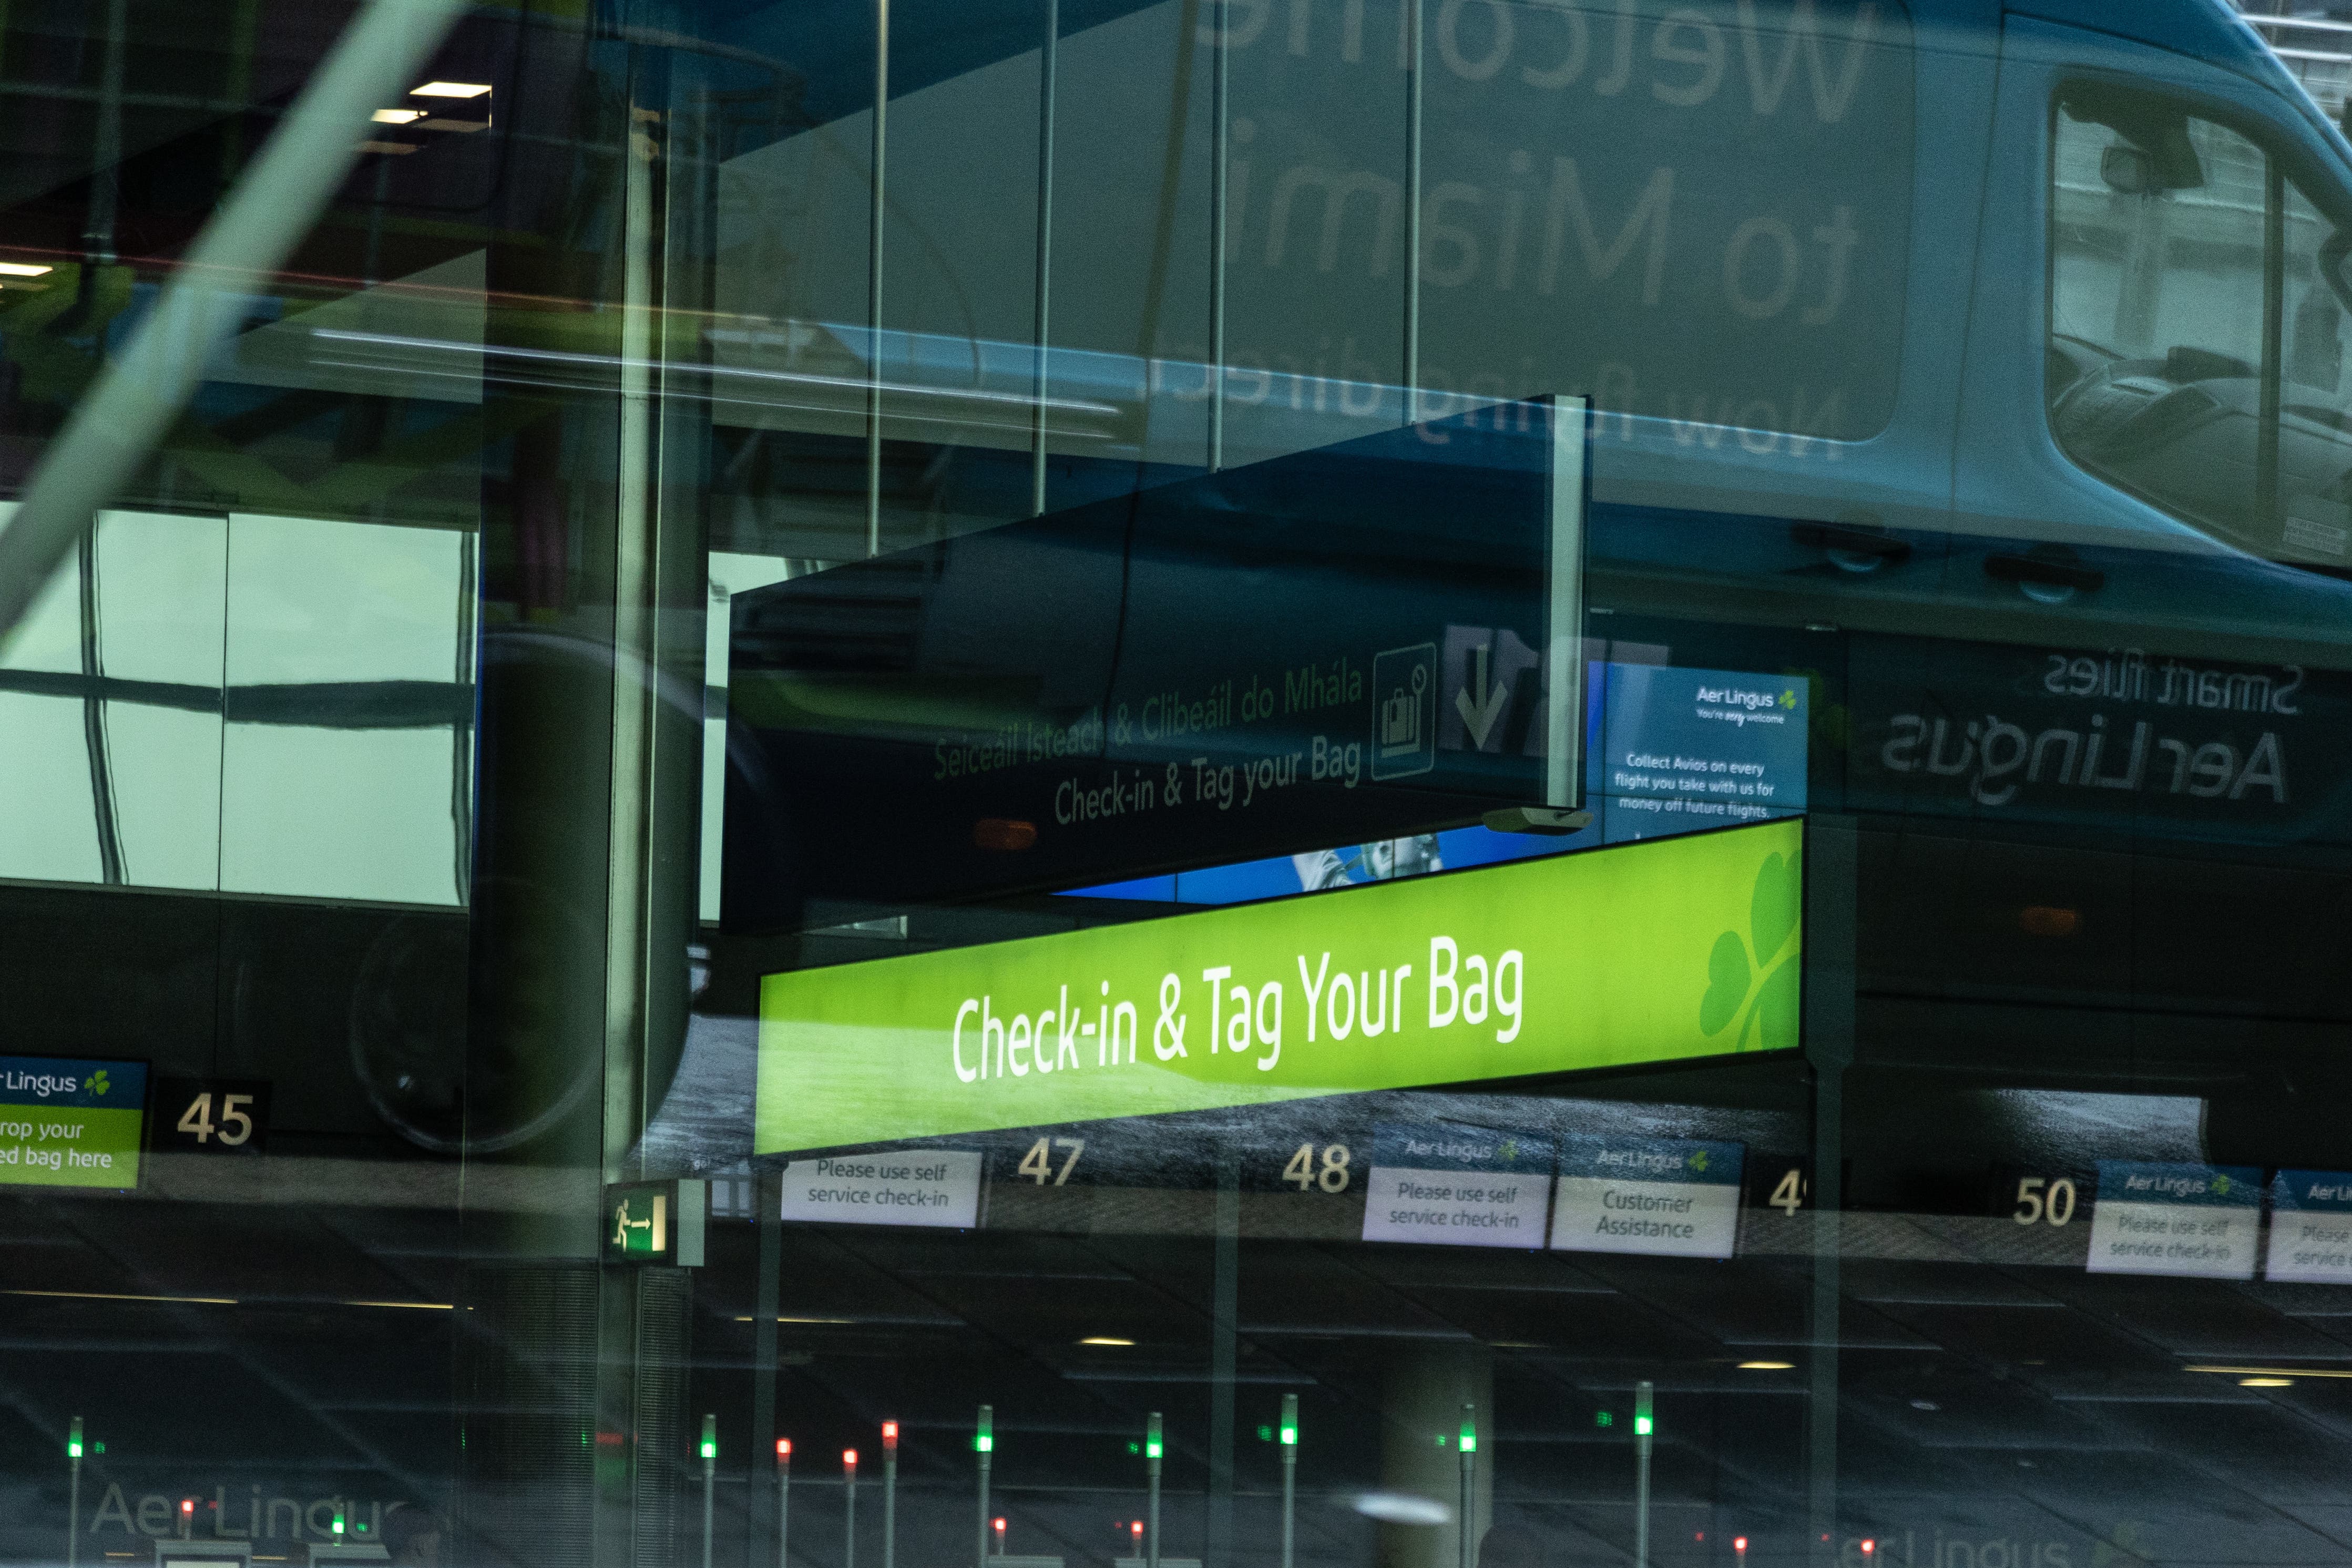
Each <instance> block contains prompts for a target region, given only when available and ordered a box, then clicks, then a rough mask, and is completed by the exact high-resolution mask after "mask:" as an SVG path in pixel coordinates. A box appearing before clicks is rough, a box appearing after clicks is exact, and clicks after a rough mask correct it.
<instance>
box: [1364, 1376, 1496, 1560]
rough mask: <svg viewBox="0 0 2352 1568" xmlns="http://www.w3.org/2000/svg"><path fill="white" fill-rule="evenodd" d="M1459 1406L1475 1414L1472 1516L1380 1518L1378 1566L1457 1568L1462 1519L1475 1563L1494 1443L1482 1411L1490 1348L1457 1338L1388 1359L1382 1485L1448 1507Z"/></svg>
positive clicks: (1489, 1519)
mask: <svg viewBox="0 0 2352 1568" xmlns="http://www.w3.org/2000/svg"><path fill="white" fill-rule="evenodd" d="M1465 1405H1475V1406H1477V1407H1478V1410H1479V1412H1480V1414H1479V1421H1480V1423H1481V1425H1480V1427H1479V1432H1478V1438H1479V1443H1478V1466H1477V1469H1476V1470H1475V1472H1473V1477H1472V1488H1471V1493H1470V1496H1471V1511H1472V1513H1473V1514H1474V1515H1475V1518H1473V1519H1471V1520H1469V1521H1464V1520H1460V1519H1456V1520H1454V1521H1452V1522H1451V1523H1448V1524H1443V1525H1439V1526H1437V1527H1436V1528H1434V1529H1432V1528H1430V1527H1428V1526H1426V1525H1401V1524H1383V1525H1382V1526H1381V1547H1380V1568H1460V1565H1461V1563H1462V1561H1463V1552H1462V1548H1463V1540H1464V1534H1463V1531H1464V1526H1465V1523H1466V1524H1467V1525H1468V1527H1469V1538H1468V1539H1469V1544H1470V1548H1471V1551H1470V1561H1471V1563H1473V1564H1474V1565H1475V1563H1476V1562H1477V1544H1478V1539H1479V1537H1480V1536H1481V1535H1483V1534H1484V1533H1485V1532H1486V1527H1487V1526H1488V1525H1490V1524H1492V1523H1493V1522H1494V1521H1495V1450H1496V1444H1495V1442H1494V1439H1493V1437H1492V1429H1491V1427H1489V1426H1487V1425H1486V1422H1487V1420H1488V1416H1487V1415H1486V1412H1489V1411H1491V1410H1493V1409H1494V1407H1495V1355H1494V1352H1492V1351H1491V1350H1489V1349H1487V1348H1486V1346H1485V1345H1483V1344H1475V1343H1468V1342H1464V1343H1458V1344H1434V1345H1427V1346H1423V1347H1419V1348H1415V1349H1411V1350H1405V1351H1401V1352H1399V1353H1398V1354H1397V1355H1396V1356H1395V1357H1394V1358H1393V1359H1392V1360H1391V1361H1390V1363H1389V1365H1388V1373H1387V1375H1386V1377H1385V1379H1384V1380H1383V1383H1382V1385H1381V1490H1384V1491H1397V1492H1410V1493H1412V1494H1413V1495H1414V1496H1416V1497H1425V1498H1428V1499H1430V1500H1433V1501H1435V1502H1440V1503H1443V1504H1444V1505H1445V1507H1446V1509H1447V1511H1449V1512H1451V1511H1454V1498H1455V1495H1456V1494H1457V1493H1458V1492H1459V1491H1460V1490H1461V1486H1462V1460H1461V1455H1460V1452H1459V1449H1458V1448H1457V1447H1456V1445H1457V1444H1458V1443H1459V1441H1460V1437H1461V1431H1462V1406H1465Z"/></svg>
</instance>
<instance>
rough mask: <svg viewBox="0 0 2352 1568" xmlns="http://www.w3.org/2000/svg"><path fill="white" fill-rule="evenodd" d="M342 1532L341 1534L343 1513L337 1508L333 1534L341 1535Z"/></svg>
mask: <svg viewBox="0 0 2352 1568" xmlns="http://www.w3.org/2000/svg"><path fill="white" fill-rule="evenodd" d="M342 1532H343V1511H342V1510H341V1509H340V1508H339V1509H337V1510H335V1533H336V1534H337V1535H341V1533H342Z"/></svg>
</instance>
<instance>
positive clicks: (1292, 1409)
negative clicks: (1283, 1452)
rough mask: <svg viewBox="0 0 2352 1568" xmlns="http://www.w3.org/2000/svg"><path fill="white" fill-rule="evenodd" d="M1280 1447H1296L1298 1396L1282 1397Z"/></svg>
mask: <svg viewBox="0 0 2352 1568" xmlns="http://www.w3.org/2000/svg"><path fill="white" fill-rule="evenodd" d="M1282 1446H1283V1447H1284V1448H1297V1447H1298V1396H1297V1395H1296V1394H1286V1395H1284V1396H1282Z"/></svg>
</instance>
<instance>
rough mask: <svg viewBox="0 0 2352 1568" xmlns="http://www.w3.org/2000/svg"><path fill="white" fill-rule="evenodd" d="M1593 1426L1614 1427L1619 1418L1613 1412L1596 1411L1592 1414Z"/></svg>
mask: <svg viewBox="0 0 2352 1568" xmlns="http://www.w3.org/2000/svg"><path fill="white" fill-rule="evenodd" d="M1592 1424H1593V1425H1594V1426H1596V1427H1614V1426H1615V1425H1617V1417H1616V1416H1615V1415H1614V1414H1613V1413H1612V1412H1611V1411H1607V1410H1595V1411H1594V1412H1593V1413H1592Z"/></svg>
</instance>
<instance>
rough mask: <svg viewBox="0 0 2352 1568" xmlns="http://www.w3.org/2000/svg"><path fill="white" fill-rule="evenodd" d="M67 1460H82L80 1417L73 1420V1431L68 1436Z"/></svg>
mask: <svg viewBox="0 0 2352 1568" xmlns="http://www.w3.org/2000/svg"><path fill="white" fill-rule="evenodd" d="M66 1458H69V1459H79V1458H81V1417H80V1416H75V1417H74V1418H73V1430H72V1431H71V1432H68V1434H67V1435H66Z"/></svg>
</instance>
